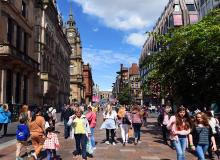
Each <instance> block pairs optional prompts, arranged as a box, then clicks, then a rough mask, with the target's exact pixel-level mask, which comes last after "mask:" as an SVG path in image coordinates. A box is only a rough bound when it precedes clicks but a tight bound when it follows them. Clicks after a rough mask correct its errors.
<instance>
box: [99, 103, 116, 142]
mask: <svg viewBox="0 0 220 160" xmlns="http://www.w3.org/2000/svg"><path fill="white" fill-rule="evenodd" d="M103 120H104V122H103V123H102V125H101V129H106V141H105V143H106V144H109V132H111V140H112V145H115V129H116V120H117V113H116V111H115V110H113V109H112V105H111V104H108V105H107V107H106V110H105V112H103Z"/></svg>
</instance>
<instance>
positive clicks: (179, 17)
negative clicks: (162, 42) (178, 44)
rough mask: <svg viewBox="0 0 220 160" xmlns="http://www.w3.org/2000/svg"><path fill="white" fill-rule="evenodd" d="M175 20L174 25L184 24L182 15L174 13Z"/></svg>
mask: <svg viewBox="0 0 220 160" xmlns="http://www.w3.org/2000/svg"><path fill="white" fill-rule="evenodd" d="M173 21H174V26H182V25H183V18H182V15H181V14H179V15H173Z"/></svg>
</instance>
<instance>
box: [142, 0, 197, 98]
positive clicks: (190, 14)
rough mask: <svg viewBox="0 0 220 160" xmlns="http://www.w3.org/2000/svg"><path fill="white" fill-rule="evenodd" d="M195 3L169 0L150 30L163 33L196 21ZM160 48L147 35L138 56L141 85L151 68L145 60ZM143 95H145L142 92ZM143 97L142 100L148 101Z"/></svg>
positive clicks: (194, 1) (152, 38)
mask: <svg viewBox="0 0 220 160" xmlns="http://www.w3.org/2000/svg"><path fill="white" fill-rule="evenodd" d="M196 4H197V1H196V0H184V1H183V0H170V1H169V2H168V4H167V5H166V7H165V9H164V11H163V12H162V14H161V16H160V17H159V19H158V20H157V22H156V24H155V26H154V27H153V30H152V32H153V33H158V34H165V33H167V32H168V30H169V29H170V28H173V27H176V28H177V27H181V26H185V25H188V24H194V23H197V21H198V19H199V18H198V11H197V7H196ZM160 49H161V46H160V43H159V42H157V41H156V39H155V37H154V36H153V35H149V37H148V39H147V40H146V41H145V43H144V45H143V48H142V53H141V56H140V58H139V67H140V76H141V85H142V84H143V83H144V81H145V80H146V79H147V76H148V73H149V72H150V71H151V69H152V66H146V65H144V64H145V62H146V61H147V60H148V57H150V56H151V55H153V54H155V53H157V52H158V51H160ZM143 96H144V97H145V95H144V93H143ZM145 98H146V97H145ZM145 98H144V101H149V100H147V99H145Z"/></svg>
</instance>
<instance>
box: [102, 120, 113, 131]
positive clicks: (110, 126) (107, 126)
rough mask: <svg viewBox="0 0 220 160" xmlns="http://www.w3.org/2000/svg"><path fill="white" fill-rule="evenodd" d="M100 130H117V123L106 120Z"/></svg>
mask: <svg viewBox="0 0 220 160" xmlns="http://www.w3.org/2000/svg"><path fill="white" fill-rule="evenodd" d="M100 129H116V122H115V120H114V119H110V118H108V119H106V120H105V121H104V122H103V123H102V125H101V127H100Z"/></svg>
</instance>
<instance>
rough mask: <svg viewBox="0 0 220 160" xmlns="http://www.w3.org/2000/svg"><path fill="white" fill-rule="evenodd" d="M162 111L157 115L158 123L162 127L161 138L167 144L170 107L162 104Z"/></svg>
mask: <svg viewBox="0 0 220 160" xmlns="http://www.w3.org/2000/svg"><path fill="white" fill-rule="evenodd" d="M163 108H164V109H163V112H161V113H160V114H159V116H158V119H157V120H158V123H159V125H160V126H161V129H162V134H163V140H164V143H165V144H167V145H168V141H167V137H168V133H169V132H168V129H167V124H168V123H169V119H170V117H171V114H170V111H171V107H170V106H166V105H163Z"/></svg>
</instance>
